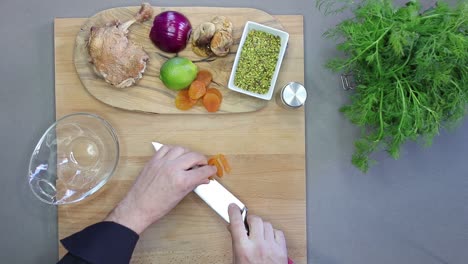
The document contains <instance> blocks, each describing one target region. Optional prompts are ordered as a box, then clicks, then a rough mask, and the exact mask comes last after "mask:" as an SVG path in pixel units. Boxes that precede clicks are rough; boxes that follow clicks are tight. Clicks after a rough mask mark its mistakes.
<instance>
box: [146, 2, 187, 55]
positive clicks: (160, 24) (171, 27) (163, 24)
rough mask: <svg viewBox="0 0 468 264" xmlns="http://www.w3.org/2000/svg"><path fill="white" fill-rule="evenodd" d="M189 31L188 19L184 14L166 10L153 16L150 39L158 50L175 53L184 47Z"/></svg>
mask: <svg viewBox="0 0 468 264" xmlns="http://www.w3.org/2000/svg"><path fill="white" fill-rule="evenodd" d="M191 32H192V26H191V25H190V21H189V20H188V19H187V18H186V17H185V16H184V15H182V14H181V13H179V12H176V11H166V12H162V13H161V14H159V15H157V16H156V17H155V18H154V21H153V27H152V28H151V32H150V39H151V41H153V43H154V44H155V45H156V47H158V48H159V49H160V50H162V51H165V52H170V53H177V52H179V51H181V50H183V49H184V48H185V46H186V45H187V42H188V40H189V37H190V33H191Z"/></svg>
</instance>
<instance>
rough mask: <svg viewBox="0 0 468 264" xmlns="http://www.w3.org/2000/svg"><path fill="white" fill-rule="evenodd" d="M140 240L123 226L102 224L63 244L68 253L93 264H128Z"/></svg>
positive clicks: (110, 223) (66, 240) (67, 239)
mask: <svg viewBox="0 0 468 264" xmlns="http://www.w3.org/2000/svg"><path fill="white" fill-rule="evenodd" d="M138 238H139V236H138V234H137V233H135V232H134V231H133V230H131V229H129V228H127V227H125V226H123V225H120V224H117V223H114V222H100V223H97V224H94V225H91V226H88V227H87V228H85V229H83V230H82V231H80V232H78V233H75V234H73V235H71V236H69V237H66V238H64V239H62V240H61V242H62V245H63V246H64V247H65V248H66V249H67V250H68V252H70V253H71V254H73V255H75V256H77V257H80V258H82V259H84V260H86V261H88V262H90V263H93V264H100V263H115V264H120V263H122V264H128V263H129V262H130V258H131V257H132V254H133V250H134V249H135V246H136V243H137V241H138Z"/></svg>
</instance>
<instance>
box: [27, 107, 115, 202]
mask: <svg viewBox="0 0 468 264" xmlns="http://www.w3.org/2000/svg"><path fill="white" fill-rule="evenodd" d="M118 160H119V141H118V138H117V135H116V133H115V131H114V129H113V128H112V126H111V125H110V124H109V123H108V122H107V121H106V120H104V119H102V118H101V117H99V116H97V115H94V114H90V113H75V114H71V115H67V116H65V117H62V118H61V119H59V120H57V121H56V122H55V123H54V124H53V125H52V126H50V127H49V128H48V129H47V131H46V132H45V133H44V135H43V136H42V137H41V139H40V140H39V142H38V143H37V145H36V148H35V149H34V151H33V153H32V155H31V160H30V162H29V185H30V187H31V190H32V192H33V193H34V194H35V195H36V196H37V198H39V199H40V200H41V201H43V202H46V203H48V204H54V205H59V204H69V203H74V202H78V201H81V200H83V199H84V198H86V197H88V196H89V195H91V194H93V193H95V192H96V191H97V190H99V189H100V188H101V187H102V186H103V185H104V184H105V183H106V182H107V181H108V180H109V178H110V177H111V176H112V174H113V173H114V171H115V168H116V167H117V163H118Z"/></svg>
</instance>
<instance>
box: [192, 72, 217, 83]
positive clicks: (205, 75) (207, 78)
mask: <svg viewBox="0 0 468 264" xmlns="http://www.w3.org/2000/svg"><path fill="white" fill-rule="evenodd" d="M195 80H198V81H202V82H203V83H204V84H205V86H206V87H208V85H210V83H211V81H212V80H213V75H212V74H211V72H209V71H207V70H201V71H198V74H197V78H195Z"/></svg>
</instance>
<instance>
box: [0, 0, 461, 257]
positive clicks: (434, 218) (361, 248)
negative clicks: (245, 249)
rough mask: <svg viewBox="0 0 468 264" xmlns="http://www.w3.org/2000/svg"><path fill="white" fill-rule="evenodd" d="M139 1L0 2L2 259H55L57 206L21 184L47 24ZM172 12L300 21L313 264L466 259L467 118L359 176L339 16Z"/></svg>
mask: <svg viewBox="0 0 468 264" xmlns="http://www.w3.org/2000/svg"><path fill="white" fill-rule="evenodd" d="M152 2H153V3H152V4H153V5H155V4H161V5H165V6H169V5H172V3H171V1H165V2H160V1H158V2H155V1H152ZM426 2H429V1H426ZM430 2H431V3H432V2H433V1H430ZM431 3H429V4H431ZM139 4H140V2H139V1H124V0H119V1H112V2H111V1H104V0H81V1H71V0H67V1H52V0H43V1H24V0H2V1H0V52H1V54H2V56H1V59H0V80H1V82H0V86H1V88H0V123H1V130H0V138H1V140H0V144H1V151H0V165H1V168H2V170H1V171H2V172H1V174H0V175H1V176H0V208H1V210H0V215H1V218H0V219H1V220H0V230H1V232H0V233H1V234H2V235H1V236H0V245H1V246H0V258H1V260H2V261H1V262H3V263H53V262H55V261H56V260H57V220H56V211H55V208H53V207H50V206H47V205H44V204H42V203H40V202H39V201H38V200H37V199H35V198H34V197H33V195H32V193H31V191H30V190H29V186H28V184H27V177H26V176H27V166H28V162H29V156H30V153H31V151H32V149H33V147H34V145H35V144H36V142H37V140H38V139H39V138H40V136H41V134H42V132H43V131H44V130H45V129H46V128H47V127H48V126H49V125H50V124H51V123H52V122H53V121H54V115H55V114H54V64H53V60H54V59H53V19H54V17H88V16H91V15H93V14H94V13H96V12H98V11H99V10H102V9H106V8H110V7H113V6H127V5H139ZM426 4H427V3H426ZM177 5H179V6H183V5H198V6H236V7H254V8H259V9H263V10H265V11H267V12H269V13H271V14H303V15H304V19H305V47H306V48H305V54H306V68H305V69H306V73H305V75H306V87H307V90H308V92H309V99H308V102H307V105H306V112H307V114H306V133H307V141H306V142H307V209H308V210H307V222H308V225H307V231H308V232H307V234H308V256H309V263H314V264H344V263H346V264H352V263H359V264H361V263H379V264H384V263H392V264H393V263H399V264H403V263H412V264H415V263H424V264H431V263H451V264H462V263H467V261H468V166H467V164H468V160H467V158H468V120H464V122H463V123H462V124H461V125H460V126H459V127H458V128H457V129H456V130H454V131H451V132H447V131H442V132H441V135H440V136H438V137H437V138H436V140H435V141H434V144H433V146H432V147H430V148H424V147H421V146H419V145H417V144H415V143H408V144H406V145H405V146H404V148H403V150H402V154H401V158H400V160H398V161H395V160H393V159H391V158H389V157H388V156H387V155H386V154H385V153H378V154H377V155H376V156H375V157H376V159H377V160H378V161H379V163H378V164H377V165H376V166H374V167H373V168H372V169H371V170H370V172H369V173H368V174H366V175H363V174H361V173H360V172H358V171H357V170H356V169H355V168H353V167H352V165H351V164H350V156H351V154H352V152H353V141H354V139H355V138H356V137H357V135H358V130H357V129H356V128H355V127H354V126H353V125H351V124H350V123H349V122H348V121H347V120H346V119H345V118H344V117H343V116H342V115H341V114H340V113H339V112H338V108H339V106H341V105H342V104H343V103H345V102H347V100H348V96H349V93H347V92H345V91H343V90H341V88H340V83H339V80H338V78H337V76H336V75H334V74H332V73H330V72H328V71H327V70H326V69H324V68H323V67H322V65H323V64H324V62H325V61H326V60H327V59H328V58H330V57H331V56H333V55H334V54H335V50H334V43H333V42H331V41H329V40H324V39H323V38H322V36H321V35H322V33H323V32H324V31H325V30H326V29H327V28H329V27H330V26H332V25H334V24H336V23H337V22H338V21H339V20H340V17H339V16H323V15H322V14H321V13H320V12H319V11H317V10H316V9H315V7H314V1H313V0H295V1H277V0H274V1H273V0H271V1H251V0H238V1H226V0H216V1H215V0H199V1H193V0H184V1H177ZM286 235H287V234H286Z"/></svg>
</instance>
